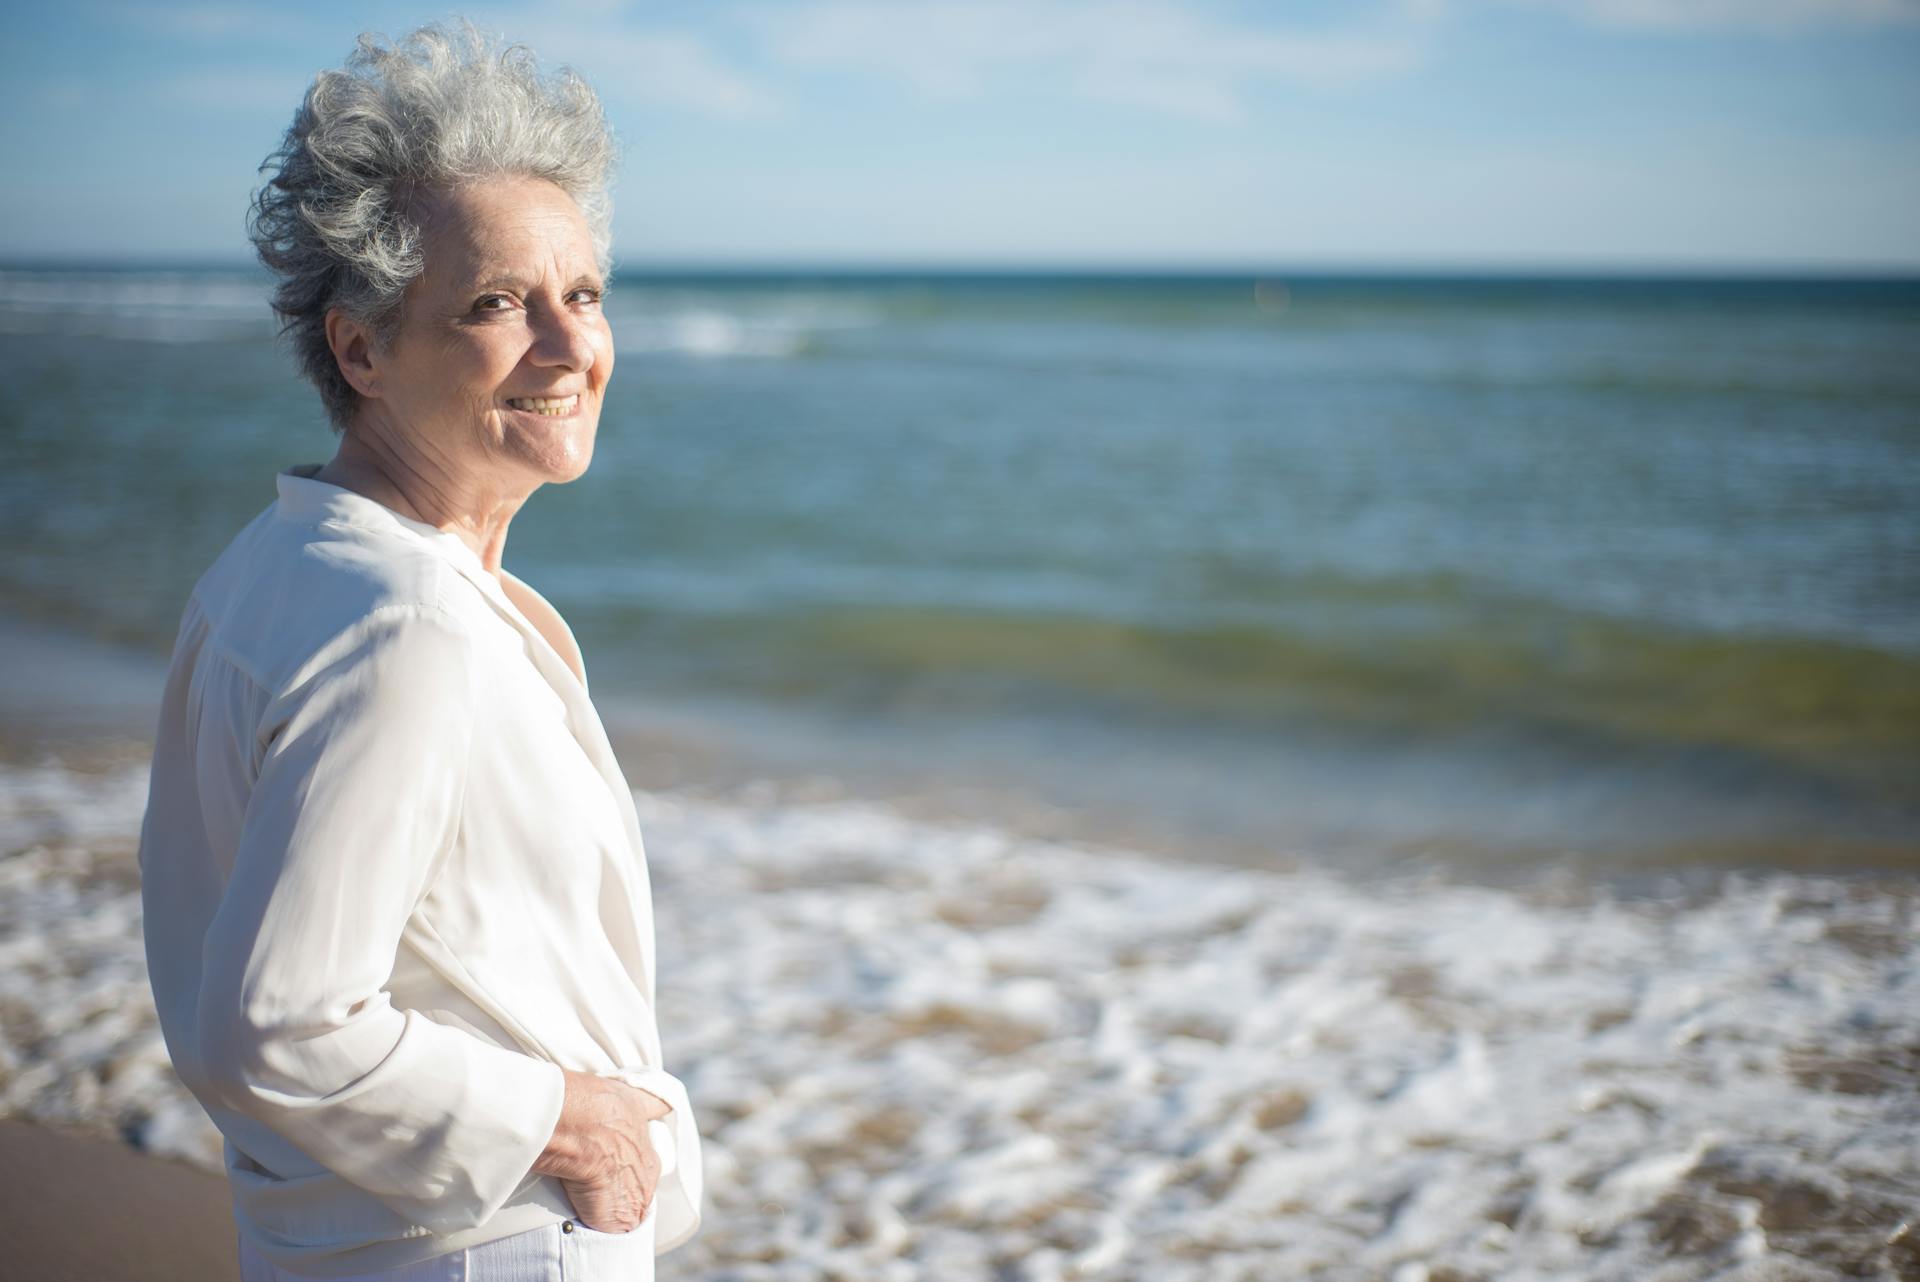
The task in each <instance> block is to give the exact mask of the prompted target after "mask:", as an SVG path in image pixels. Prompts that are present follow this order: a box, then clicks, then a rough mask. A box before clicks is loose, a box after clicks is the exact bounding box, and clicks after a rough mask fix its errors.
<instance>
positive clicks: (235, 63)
mask: <svg viewBox="0 0 1920 1282" xmlns="http://www.w3.org/2000/svg"><path fill="white" fill-rule="evenodd" d="M450 13H465V14H467V15H468V16H470V17H472V18H474V19H475V20H476V21H479V22H482V23H483V24H485V25H488V26H491V27H493V28H495V29H496V30H499V31H502V32H504V33H506V34H508V35H510V36H512V37H514V38H516V39H520V40H523V41H525V42H526V43H528V44H530V45H531V46H532V47H533V48H534V49H535V50H536V51H538V52H539V54H540V55H541V57H542V58H543V59H545V60H549V61H552V62H556V63H557V62H566V63H571V64H572V65H574V66H575V67H577V68H579V69H580V70H581V71H582V72H584V73H585V74H586V75H587V76H588V78H589V79H590V80H591V81H592V82H593V83H594V85H595V86H596V87H597V88H598V89H599V90H600V92H601V94H602V95H603V97H604V98H605V99H606V102H607V105H608V109H609V114H610V115H611V117H612V119H613V122H614V125H615V127H616V129H617V130H618V131H619V134H620V136H621V138H622V140H623V143H624V147H625V151H624V165H623V172H622V175H621V179H620V183H619V186H618V187H617V189H616V201H617V214H616V218H615V237H616V239H615V247H616V253H617V256H618V258H619V259H620V261H622V262H623V263H626V264H629V265H635V266H638V265H643V264H680V265H695V264H700V265H706V264H715V265H758V264H771V263H779V264H899V263H912V264H934V265H971V264H1004V265H1064V266H1073V265H1114V266H1194V267H1207V266H1217V267H1243V266H1245V267H1268V266H1278V267H1291V268H1296V269H1313V268H1324V269H1329V270H1334V269H1343V268H1406V267H1413V268H1418V267H1433V268H1440V269H1472V268H1495V269H1509V268H1510V269H1602V270H1604V269H1609V268H1618V269H1636V268H1652V269H1661V268H1679V269H1709V270H1713V269H1742V268H1758V269H1780V270H1800V269H1809V268H1810V269H1820V268H1827V269H1841V270H1872V269H1896V270H1903V271H1912V270H1916V269H1920V0H1349V2H1348V3H1320V2H1302V3H1287V2H1284V0H1275V2H1273V3H1265V4H1257V3H1225V2H1223V3H1195V2H1187V3H1175V2H1173V0H1129V2H1125V3H1090V2H1085V0H977V2H975V3H961V2H956V0H899V2H897V3H878V2H873V0H756V2H750V3H729V2H728V0H709V2H708V3H700V4H666V3H660V4H646V3H626V4H623V3H616V2H613V0H574V2H572V3H563V4H545V5H540V6H537V7H533V6H528V7H512V6H501V5H497V4H492V5H472V6H469V7H467V8H465V9H458V8H448V9H442V8H432V7H423V6H420V5H406V4H386V3H341V4H334V5H330V6H324V7H322V6H312V5H302V6H297V7H296V6H292V5H287V6H276V5H244V4H187V5H157V4H119V3H97V2H94V0H76V2H74V3H67V4H64V5H61V6H59V7H57V8H53V9H46V8H39V7H36V8H34V9H33V10H31V11H28V12H25V13H22V12H19V11H18V10H16V11H15V13H14V14H13V15H12V16H10V18H9V23H8V39H7V41H6V42H5V44H4V47H3V48H0V67H3V68H4V70H5V74H6V85H7V93H6V95H5V99H4V101H5V106H4V107H3V108H0V165H4V166H5V169H6V172H7V173H8V174H9V175H10V176H11V181H10V182H9V183H7V184H6V185H5V186H4V187H3V188H0V258H8V259H17V258H22V257H41V256H61V257H76V256H77V257H87V258H100V257H109V258H126V257H137V258H186V259H196V260H207V259H232V260H235V261H244V259H245V257H246V254H247V247H246V243H245V238H244V211H245V207H246V202H247V196H248V193H249V191H250V190H251V188H252V186H253V185H254V184H255V183H256V182H257V181H258V179H257V176H256V172H255V170H256V166H257V165H258V164H259V162H260V161H261V160H262V158H263V157H264V156H265V155H266V154H267V153H268V152H269V151H270V150H272V148H273V147H274V145H275V143H276V142H277V141H278V138H279V136H280V134H281V132H282V131H283V130H284V129H285V127H286V124H287V122H288V120H289V119H290V118H291V116H292V113H293V109H294V107H295V106H296V105H297V103H298V101H299V99H300V96H301V94H302V92H303V91H304V89H305V87H306V84H307V82H308V81H309V79H310V78H311V76H312V74H313V73H314V72H315V71H317V70H319V69H321V68H322V67H326V66H332V65H337V64H338V63H339V62H340V61H341V60H342V59H343V58H344V56H345V55H346V53H347V51H348V49H349V48H350V47H351V45H352V42H353V38H354V36H355V35H356V34H357V33H358V32H360V31H363V30H373V31H382V32H387V33H389V34H399V33H401V32H404V31H406V30H408V29H410V28H411V27H413V26H416V25H418V24H419V23H421V22H424V21H428V20H431V19H434V18H438V17H444V16H447V15H448V14H450Z"/></svg>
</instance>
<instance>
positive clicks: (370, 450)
mask: <svg viewBox="0 0 1920 1282" xmlns="http://www.w3.org/2000/svg"><path fill="white" fill-rule="evenodd" d="M313 479H314V480H316V481H325V482H326V483H327V484H329V485H337V486H339V487H340V488H341V489H343V490H352V491H353V492H354V493H356V494H359V495H361V496H363V497H365V498H369V499H372V500H373V501H374V502H376V503H379V504H381V505H382V506H384V507H389V508H392V509H393V510H394V511H396V512H398V513H400V515H402V516H405V517H410V518H411V519H413V520H415V521H420V522H422V523H424V524H427V525H431V526H433V527H434V528H435V529H439V530H445V531H447V532H448V533H450V534H454V535H457V536H458V537H459V539H460V541H461V542H463V543H465V544H466V545H467V546H468V547H470V548H472V549H473V552H474V555H476V556H478V557H479V558H480V563H481V564H482V565H484V566H485V567H486V568H487V570H488V571H489V572H490V573H492V574H494V575H496V576H497V575H498V574H499V573H500V562H501V558H502V556H503V555H504V554H505V552H506V546H507V527H508V525H509V524H510V523H511V522H512V521H513V518H514V514H515V513H517V512H518V511H519V510H520V505H521V504H523V503H525V502H526V501H527V494H525V493H503V492H501V491H499V490H490V489H489V488H488V487H486V486H485V485H483V484H481V483H478V482H477V481H476V480H475V479H474V478H471V477H459V476H455V475H452V474H450V469H447V468H446V467H444V466H436V465H435V464H434V463H433V461H432V460H429V459H427V458H425V457H424V456H421V455H419V454H418V453H417V452H414V451H409V450H406V449H404V448H398V447H396V446H395V445H394V444H393V443H392V442H391V441H390V440H388V439H386V438H385V436H384V435H383V434H382V433H379V432H377V431H370V432H364V433H363V432H357V431H355V430H353V429H352V428H349V429H348V430H347V431H346V432H344V433H343V434H342V435H341V437H340V447H339V449H338V450H337V451H336V452H335V453H334V456H333V458H332V459H331V460H330V461H329V462H327V463H326V464H325V465H324V466H322V467H321V469H320V470H319V471H318V472H316V473H314V475H313Z"/></svg>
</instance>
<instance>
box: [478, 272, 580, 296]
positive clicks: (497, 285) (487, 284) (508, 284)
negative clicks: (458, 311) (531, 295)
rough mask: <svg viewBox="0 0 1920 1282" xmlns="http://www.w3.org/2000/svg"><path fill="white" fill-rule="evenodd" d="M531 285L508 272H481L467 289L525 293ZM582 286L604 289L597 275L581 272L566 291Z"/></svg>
mask: <svg viewBox="0 0 1920 1282" xmlns="http://www.w3.org/2000/svg"><path fill="white" fill-rule="evenodd" d="M533 283H534V282H532V281H530V280H529V279H528V278H527V277H525V276H521V275H517V274H515V273H513V272H510V271H501V272H481V273H480V274H478V275H477V276H476V277H475V278H474V280H473V283H472V284H470V285H469V286H468V287H467V288H469V289H517V290H521V291H525V290H526V289H527V288H528V287H529V286H530V285H531V284H533ZM582 285H591V286H593V287H594V288H595V289H605V288H606V284H605V282H603V281H602V280H601V279H600V276H599V274H598V273H596V272H581V273H580V274H579V275H578V276H575V277H574V278H573V280H572V281H570V282H569V283H568V285H567V289H568V290H569V291H572V290H575V289H578V288H580V287H581V286H582Z"/></svg>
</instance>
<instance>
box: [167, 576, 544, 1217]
mask: <svg viewBox="0 0 1920 1282" xmlns="http://www.w3.org/2000/svg"><path fill="white" fill-rule="evenodd" d="M473 646H474V642H473V640H472V638H471V637H470V636H469V635H468V634H467V632H466V631H465V629H464V627H463V625H462V624H461V623H460V622H459V621H458V620H456V619H454V618H453V617H452V616H450V615H447V614H445V613H443V612H441V611H440V610H438V609H435V608H433V607H432V606H428V605H405V606H389V607H385V608H383V609H380V610H377V611H375V612H373V613H372V614H370V615H368V616H367V617H366V618H365V619H363V620H362V621H360V622H359V623H357V624H356V625H355V626H354V627H353V628H352V629H350V630H349V631H348V632H347V633H345V634H342V635H341V636H339V637H336V638H335V639H334V640H333V642H331V643H330V644H329V645H328V646H327V647H326V648H325V649H324V650H323V651H322V652H321V653H320V654H319V655H316V656H315V657H314V658H313V659H312V660H310V661H309V662H308V663H306V664H305V665H303V667H302V669H301V671H300V672H299V673H297V674H296V675H295V676H294V677H293V678H291V679H289V680H288V681H287V682H286V684H285V687H284V688H282V689H276V690H273V691H272V692H271V694H270V696H269V698H268V699H267V701H266V704H265V712H264V715H263V716H262V719H261V724H260V725H259V727H258V729H257V734H256V741H255V746H254V751H255V752H256V753H257V754H258V758H259V767H258V771H257V774H256V776H255V779H254V782H253V785H252V790H251V792H250V793H249V795H248V797H247V802H246V811H245V816H244V820H243V822H242V827H241V832H240V837H239V842H238V848H237V853H236V856H235V862H234V866H233V869H232V873H231V876H230V879H229V881H228V883H227V886H226V890H225V893H224V896H223V898H222V899H221V902H220V907H219V910H218V912H217V913H216V914H215V916H214V919H213V922H212V924H211V927H210V928H209V930H208V932H207V936H206V940H205V945H204V956H203V969H202V973H203V976H204V978H203V982H202V986H201V991H200V1001H199V1009H198V1012H197V1021H196V1022H197V1027H198V1029H199V1032H200V1053H201V1057H202V1063H203V1066H204V1070H205V1072H206V1074H207V1078H208V1085H209V1086H210V1088H211V1089H212V1090H213V1091H214V1092H215V1093H216V1094H217V1095H218V1097H219V1100H220V1102H221V1103H222V1104H224V1105H225V1106H226V1107H228V1108H231V1109H232V1110H234V1111H235V1112H238V1113H241V1114H244V1115H246V1116H249V1117H252V1118H254V1119H256V1120H257V1121H259V1122H260V1123H262V1124H264V1125H266V1126H267V1127H269V1128H271V1129H272V1130H274V1131H275V1132H277V1133H278V1134H280V1135H282V1136H283V1137H285V1138H286V1139H287V1140H288V1141H289V1142H290V1143H292V1144H293V1145H295V1146H296V1147H297V1148H299V1149H300V1150H301V1151H303V1152H305V1153H306V1154H308V1155H309V1156H310V1157H312V1158H313V1159H314V1160H315V1161H316V1162H318V1163H320V1164H321V1165H323V1166H325V1167H327V1168H328V1169H330V1170H332V1171H333V1172H335V1173H336V1174H338V1175H339V1176H341V1177H342V1178H344V1179H346V1180H349V1181H351V1182H352V1183H354V1184H356V1185H358V1186H360V1187H361V1188H363V1189H365V1190H366V1191H367V1192H368V1193H370V1194H372V1195H373V1196H374V1197H376V1198H378V1199H380V1200H381V1201H382V1202H383V1203H385V1204H386V1205H387V1206H389V1207H390V1208H392V1209H393V1210H394V1211H395V1212H396V1213H398V1214H400V1215H403V1216H405V1217H406V1218H407V1219H408V1220H410V1221H411V1222H413V1223H416V1224H419V1225H422V1226H424V1227H426V1228H428V1229H431V1230H433V1231H434V1232H437V1233H448V1232H454V1231H457V1230H458V1229H461V1228H466V1227H469V1226H472V1225H476V1224H480V1223H483V1222H484V1221H486V1220H487V1219H488V1218H489V1217H490V1216H491V1215H492V1214H493V1213H494V1212H495V1211H497V1210H498V1209H499V1208H500V1207H501V1205H502V1204H503V1203H504V1202H505V1201H506V1200H507V1199H508V1198H509V1197H510V1196H512V1195H513V1193H514V1192H515V1191H516V1190H517V1189H518V1188H519V1187H520V1185H521V1184H522V1183H523V1181H524V1180H525V1179H526V1178H527V1175H528V1173H529V1170H530V1168H531V1166H532V1164H533V1162H534V1160H535V1159H536V1158H537V1157H538V1156H539V1155H540V1153H541V1151H542V1150H543V1149H544V1147H545V1145H546V1143H547V1141H548V1140H549V1138H550V1137H551V1136H552V1134H553V1128H554V1126H555V1124H556V1123H557V1122H558V1120H559V1116H560V1110H561V1105H562V1102H563V1098H564V1094H565V1077H564V1074H563V1073H562V1072H561V1070H560V1068H559V1067H558V1066H557V1065H555V1064H552V1063H549V1062H547V1061H545V1060H542V1059H538V1058H536V1057H533V1056H530V1055H525V1054H522V1053H520V1052H518V1051H515V1050H511V1049H508V1048H504V1047H500V1046H496V1045H494V1044H493V1043H491V1042H488V1041H485V1040H483V1039H481V1038H479V1037H477V1036H475V1035H473V1034H472V1033H470V1032H468V1031H466V1030H465V1029H462V1028H457V1027H454V1026H451V1025H447V1024H441V1023H438V1022H436V1021H434V1020H432V1019H429V1018H427V1017H425V1016H423V1015H422V1014H420V1013H419V1012H416V1011H411V1010H401V1009H396V1008H395V1007H394V1006H393V1005H392V1003H391V1000H390V997H389V994H388V993H387V992H386V991H384V989H385V986H386V984H387V982H388V980H389V977H390V975H391V974H392V970H393V964H394V958H395V954H396V950H397V949H398V947H399V945H400V941H401V938H402V934H403V932H404V931H405V929H406V926H407V923H408V919H409V918H410V917H411V916H412V915H413V913H414V912H415V910H416V908H417V907H418V905H419V904H420V902H421V900H422V898H423V897H424V896H425V895H426V893H427V890H428V888H429V886H430V885H431V883H432V879H433V876H434V873H435V870H436V869H437V868H438V867H439V866H440V864H441V862H442V861H443V859H444V858H445V856H446V854H447V852H448V851H449V850H450V849H451V848H452V845H453V843H454V842H455V841H457V840H458V839H459V835H460V815H461V809H462V803H463V798H464V796H465V789H466V780H467V764H468V760H469V755H470V747H471V742H472V737H473V732H474V724H475V713H474V709H475V699H476V697H477V696H478V695H479V693H480V692H479V691H478V690H477V689H476V682H477V676H476V671H477V668H476V663H475V654H474V649H473Z"/></svg>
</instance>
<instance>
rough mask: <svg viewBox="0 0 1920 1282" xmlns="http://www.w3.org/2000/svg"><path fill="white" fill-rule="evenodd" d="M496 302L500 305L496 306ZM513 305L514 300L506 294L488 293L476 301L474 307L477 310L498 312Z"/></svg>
mask: <svg viewBox="0 0 1920 1282" xmlns="http://www.w3.org/2000/svg"><path fill="white" fill-rule="evenodd" d="M496 304H498V305H497V306H496ZM512 305H513V300H512V299H511V298H508V297H507V296H506V295H505V294H488V295H487V296H486V297H485V298H482V299H481V300H480V301H479V302H477V303H475V304H474V305H473V309H474V310H475V311H477V312H498V311H504V310H506V308H508V307H510V306H512Z"/></svg>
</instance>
